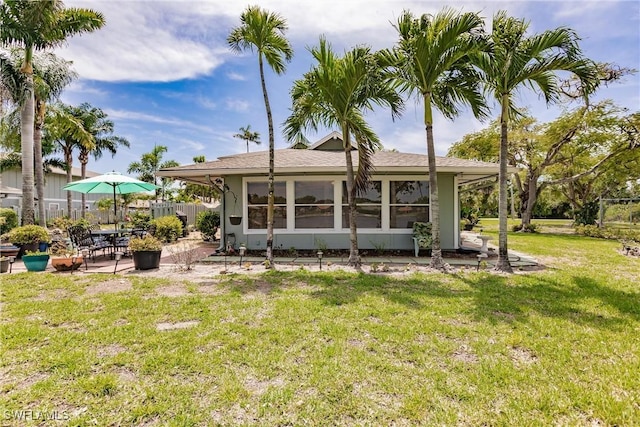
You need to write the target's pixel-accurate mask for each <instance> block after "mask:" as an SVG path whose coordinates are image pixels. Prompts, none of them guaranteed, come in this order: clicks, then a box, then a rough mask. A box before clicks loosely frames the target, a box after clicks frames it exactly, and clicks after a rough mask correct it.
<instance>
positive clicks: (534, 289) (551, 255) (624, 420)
mask: <svg viewBox="0 0 640 427" xmlns="http://www.w3.org/2000/svg"><path fill="white" fill-rule="evenodd" d="M483 221H484V220H483ZM488 228H489V227H488ZM488 232H493V231H491V230H489V231H488ZM509 244H510V247H511V248H513V249H516V250H519V251H522V252H526V253H529V254H532V255H534V256H536V257H538V258H539V259H541V260H542V261H543V262H544V263H545V264H547V266H548V268H547V269H546V270H544V271H542V272H536V273H529V274H516V275H512V276H508V277H507V276H499V275H494V274H490V273H487V272H479V273H475V272H466V273H459V274H455V275H443V274H429V275H426V274H414V275H411V276H406V277H395V278H393V277H388V276H384V275H365V274H362V275H356V274H348V273H310V272H308V271H298V272H292V273H284V272H272V273H267V274H263V275H254V276H230V277H219V276H213V275H212V277H211V279H210V280H206V281H202V282H198V283H190V282H176V281H170V280H167V279H157V278H156V279H154V278H149V277H147V278H145V277H144V276H142V275H140V276H133V277H129V276H114V277H112V276H106V275H90V276H82V275H73V276H72V275H68V274H67V275H60V274H50V273H44V274H38V273H23V274H13V275H10V276H9V275H2V276H1V278H0V280H1V285H0V290H1V297H2V307H1V308H2V318H1V320H2V326H1V327H2V358H1V362H0V408H2V417H3V425H43V424H44V423H43V421H42V420H43V418H46V417H49V418H56V419H57V420H58V421H56V425H100V426H103V425H176V426H178V425H179V426H186V425H238V424H241V425H303V424H310V425H416V424H424V425H434V424H437V425H508V426H514V425H527V426H528V425H545V426H546V425H590V426H591V425H629V426H631V425H639V424H640V338H639V337H640V288H639V286H640V285H639V283H638V282H639V277H640V260H638V259H637V258H635V259H633V258H628V257H624V256H622V255H620V254H619V253H618V252H617V249H618V247H619V246H620V245H619V244H618V243H617V242H609V241H603V240H596V239H592V238H585V237H579V236H573V235H566V234H558V235H551V234H515V233H510V235H509ZM28 411H31V412H28Z"/></svg>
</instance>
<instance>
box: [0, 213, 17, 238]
mask: <svg viewBox="0 0 640 427" xmlns="http://www.w3.org/2000/svg"><path fill="white" fill-rule="evenodd" d="M0 218H4V221H1V220H0V234H4V233H6V232H8V231H11V230H13V229H14V228H16V227H17V226H18V214H17V213H16V212H15V211H14V210H13V209H9V208H0Z"/></svg>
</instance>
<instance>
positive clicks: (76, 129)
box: [46, 103, 95, 217]
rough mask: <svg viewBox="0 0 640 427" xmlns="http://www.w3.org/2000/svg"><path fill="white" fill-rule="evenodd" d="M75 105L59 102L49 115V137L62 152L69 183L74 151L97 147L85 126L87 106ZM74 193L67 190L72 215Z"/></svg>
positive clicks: (68, 205) (68, 208) (68, 204)
mask: <svg viewBox="0 0 640 427" xmlns="http://www.w3.org/2000/svg"><path fill="white" fill-rule="evenodd" d="M84 105H85V104H83V106H80V107H74V106H72V105H67V104H62V103H57V104H55V105H53V106H52V107H51V114H50V115H47V118H48V120H49V121H48V122H47V123H46V128H47V138H48V139H50V140H51V141H53V142H54V143H55V145H56V146H57V151H60V152H62V155H63V159H64V163H65V169H66V171H67V183H69V182H71V181H72V180H73V173H72V168H73V151H74V150H75V149H80V148H81V147H86V149H88V150H93V149H94V148H95V138H94V135H93V134H92V133H91V132H90V131H89V129H87V128H85V124H84V121H83V120H84V116H85V114H86V107H84ZM71 208H72V194H71V192H70V191H68V192H67V215H68V216H69V217H71Z"/></svg>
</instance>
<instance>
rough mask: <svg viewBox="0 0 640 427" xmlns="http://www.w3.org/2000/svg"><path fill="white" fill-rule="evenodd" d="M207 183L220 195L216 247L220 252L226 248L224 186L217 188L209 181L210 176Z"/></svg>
mask: <svg viewBox="0 0 640 427" xmlns="http://www.w3.org/2000/svg"><path fill="white" fill-rule="evenodd" d="M207 181H209V184H211V186H212V187H214V188H217V189H218V190H220V194H221V195H222V197H220V246H218V251H222V250H224V249H225V248H226V238H225V236H226V233H225V228H226V226H225V223H226V219H227V215H226V206H227V204H226V202H225V198H226V195H225V191H224V184H222V188H220V187H218V185H217V184H216V183H215V182H213V181H211V175H207Z"/></svg>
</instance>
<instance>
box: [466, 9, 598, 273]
mask: <svg viewBox="0 0 640 427" xmlns="http://www.w3.org/2000/svg"><path fill="white" fill-rule="evenodd" d="M528 27H529V24H528V22H525V20H523V19H516V18H513V17H509V16H507V13H506V12H505V11H500V12H497V13H496V14H495V16H494V17H493V30H492V32H491V49H490V51H489V52H488V53H486V54H482V55H479V57H478V61H477V63H478V65H479V66H480V68H481V69H482V72H483V73H484V80H485V85H486V90H487V92H489V93H490V94H492V95H493V96H494V97H495V98H496V100H497V102H498V104H499V105H500V155H499V158H500V171H499V177H498V180H499V186H500V190H499V199H498V217H499V234H498V262H497V263H496V267H495V268H496V270H498V271H503V272H508V273H511V272H513V269H512V268H511V264H510V263H509V257H508V252H507V162H508V151H507V149H508V145H509V143H508V132H507V128H508V125H509V120H510V119H511V116H514V115H518V114H519V112H518V110H517V109H516V106H515V103H514V99H513V98H514V93H515V92H516V91H517V90H518V89H520V88H521V87H531V88H534V89H537V90H538V91H539V93H540V94H542V95H543V96H544V97H545V100H546V101H547V103H551V102H554V101H556V100H558V98H559V96H560V94H561V90H560V87H559V79H558V76H557V72H558V71H567V72H570V73H572V74H573V75H575V76H576V78H578V79H579V80H580V81H581V82H582V87H583V92H584V93H585V95H588V94H589V93H591V92H592V91H593V89H595V87H596V86H597V82H598V80H597V67H596V66H595V64H594V63H593V62H592V61H590V60H588V59H586V58H585V57H584V56H583V54H582V51H581V50H580V47H579V45H578V40H579V39H578V37H577V35H576V33H575V32H574V31H572V30H571V29H569V28H563V27H560V28H556V29H554V30H547V31H544V32H543V33H540V34H534V35H531V36H527V29H528Z"/></svg>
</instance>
